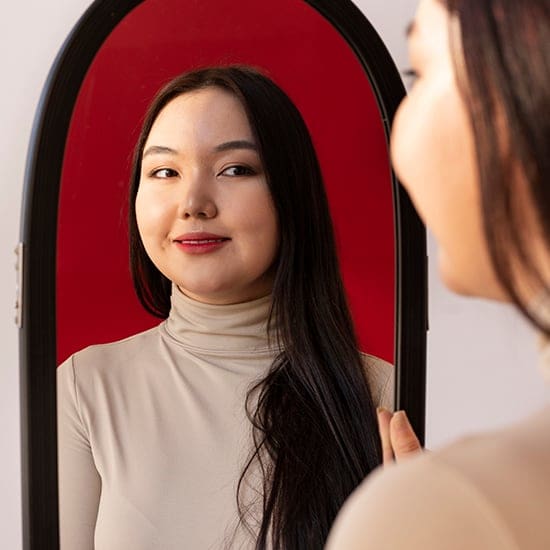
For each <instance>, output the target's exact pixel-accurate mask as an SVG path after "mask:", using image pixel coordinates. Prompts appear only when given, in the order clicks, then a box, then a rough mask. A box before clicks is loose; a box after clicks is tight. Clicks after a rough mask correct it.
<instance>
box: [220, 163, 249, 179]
mask: <svg viewBox="0 0 550 550" xmlns="http://www.w3.org/2000/svg"><path fill="white" fill-rule="evenodd" d="M221 174H222V175H223V176H230V177H238V176H251V175H252V174H254V171H253V170H252V169H251V168H248V166H241V165H235V166H228V167H227V168H225V169H224V170H222V172H221Z"/></svg>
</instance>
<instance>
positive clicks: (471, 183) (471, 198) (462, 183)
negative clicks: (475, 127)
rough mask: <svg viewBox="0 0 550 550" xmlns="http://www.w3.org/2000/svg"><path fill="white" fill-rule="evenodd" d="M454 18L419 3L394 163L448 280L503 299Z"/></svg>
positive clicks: (430, 2) (427, 0)
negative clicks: (486, 226) (454, 52)
mask: <svg viewBox="0 0 550 550" xmlns="http://www.w3.org/2000/svg"><path fill="white" fill-rule="evenodd" d="M456 23H457V22H456V20H450V16H449V13H448V12H447V10H446V9H445V7H444V5H443V4H442V3H441V2H439V1H438V0H421V2H420V5H419V8H418V10H417V14H416V17H415V20H414V22H413V24H412V25H411V27H410V29H409V54H410V61H411V68H412V70H413V71H415V72H416V74H417V78H416V82H415V84H414V86H413V87H412V90H411V92H410V94H409V95H408V96H407V97H406V98H405V99H404V101H403V102H402V104H401V106H400V107H399V110H398V112H397V115H396V119H395V124H394V127H393V132H392V147H391V149H392V151H391V152H392V160H393V164H394V167H395V170H396V173H397V175H398V176H399V178H400V179H401V181H402V182H403V184H404V185H405V187H406V188H407V190H408V192H409V194H410V196H411V199H412V200H413V202H414V204H415V206H416V208H417V210H418V212H419V214H420V216H421V217H422V218H423V220H424V221H425V223H426V225H427V226H428V227H429V228H430V229H431V230H432V232H433V234H434V236H435V238H436V240H437V242H438V246H439V257H438V265H439V270H440V273H441V276H442V278H443V280H444V282H445V284H446V285H447V286H448V287H449V288H451V289H452V290H454V291H456V292H459V293H463V294H472V295H478V296H486V297H490V298H497V299H502V298H504V294H503V291H502V290H501V288H500V285H499V284H498V283H497V281H496V278H495V276H494V272H493V270H492V268H491V264H490V261H489V256H488V252H487V246H486V241H485V238H484V235H483V231H482V222H481V213H480V196H479V187H478V186H479V182H478V176H477V167H476V158H475V148H474V141H473V133H472V129H471V126H470V123H469V119H468V115H467V112H466V108H465V105H464V102H463V100H462V98H461V96H460V93H459V90H458V86H457V80H456V77H455V71H454V66H453V60H452V57H451V50H450V41H449V33H450V32H453V33H454V32H458V30H459V29H458V28H457V25H456Z"/></svg>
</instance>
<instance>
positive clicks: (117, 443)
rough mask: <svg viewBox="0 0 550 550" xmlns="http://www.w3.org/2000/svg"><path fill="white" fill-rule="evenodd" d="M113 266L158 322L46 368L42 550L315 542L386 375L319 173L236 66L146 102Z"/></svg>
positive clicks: (368, 463) (347, 479) (276, 100)
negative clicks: (360, 338)
mask: <svg viewBox="0 0 550 550" xmlns="http://www.w3.org/2000/svg"><path fill="white" fill-rule="evenodd" d="M129 225H130V229H129V230H130V248H131V268H132V275H133V279H134V284H135V288H136V291H137V295H138V297H139V299H140V301H141V303H142V304H143V306H144V307H145V308H146V309H147V310H148V311H149V312H151V313H153V314H154V315H157V316H158V317H161V318H165V320H164V321H163V322H161V323H160V325H158V326H157V327H155V328H153V329H151V330H148V331H146V332H143V333H140V334H137V335H135V336H132V337H130V338H127V339H125V340H122V341H119V342H115V343H112V344H107V345H99V346H92V347H90V348H87V349H85V350H83V351H81V352H79V353H77V354H75V355H74V356H72V357H70V358H69V359H68V360H67V361H66V362H65V363H64V364H63V365H62V366H61V367H60V368H59V369H58V370H59V374H58V388H59V397H58V400H59V445H60V448H59V465H60V470H59V474H60V518H61V520H60V521H61V544H62V550H73V549H75V550H86V549H91V548H96V550H106V549H109V550H115V549H121V550H127V549H128V548H132V549H133V550H140V549H143V550H145V549H148V550H149V549H151V548H159V549H160V548H162V549H163V550H168V549H174V550H176V549H177V550H180V549H182V548H188V549H192V550H201V549H205V550H206V549H222V548H235V549H236V548H239V549H241V548H256V549H264V548H272V549H274V550H276V549H281V550H282V549H285V550H289V549H292V550H299V549H304V550H305V549H307V550H312V549H316V548H322V547H323V544H324V542H325V539H326V536H327V534H328V530H329V528H330V525H331V523H332V521H333V519H334V518H335V516H336V513H337V511H338V509H339V508H340V506H341V505H342V503H343V502H344V500H345V498H346V497H347V496H348V495H349V494H350V492H351V491H352V490H353V489H354V488H355V487H356V486H357V485H358V483H359V482H360V481H361V480H362V479H363V478H364V477H365V476H366V475H367V474H368V473H369V472H370V471H371V470H372V469H373V468H374V467H376V466H377V465H378V464H379V463H380V461H381V452H380V443H379V437H378V433H377V425H376V416H375V412H374V411H375V407H376V406H378V405H383V406H386V407H390V408H391V406H392V398H393V377H392V367H391V365H388V364H387V363H384V362H383V361H381V360H379V359H377V358H375V357H372V356H367V355H362V354H360V353H359V352H358V345H357V341H356V339H355V335H354V330H353V326H352V322H351V319H350V314H349V311H348V306H347V303H346V298H345V295H344V290H343V285H342V281H341V277H340V273H339V269H338V262H337V255H336V248H335V244H334V236H333V229H332V224H331V219H330V215H329V209H328V203H327V199H326V196H325V190H324V187H323V182H322V178H321V174H320V169H319V164H318V161H317V158H316V155H315V152H314V149H313V146H312V143H311V139H310V136H309V134H308V131H307V129H306V126H305V124H304V122H303V120H302V118H301V116H300V114H299V112H298V111H297V109H296V108H295V107H294V105H293V104H292V102H291V101H290V100H289V98H288V97H287V96H286V95H285V94H284V93H283V92H282V91H281V90H280V89H279V88H278V87H277V86H276V85H275V84H274V83H273V82H271V81H270V80H269V79H267V78H266V77H265V76H263V75H261V74H260V73H258V72H256V71H255V70H252V69H250V68H246V67H226V68H207V69H202V70H198V71H195V72H191V73H187V74H184V75H183V76H180V77H178V78H176V79H175V80H173V81H172V82H170V83H169V84H168V85H167V86H166V87H165V88H164V89H163V90H162V91H161V92H160V93H159V94H158V95H157V97H156V98H155V99H154V101H153V103H152V105H151V106H150V108H149V111H148V113H147V115H146V118H145V122H144V125H143V129H142V132H141V135H140V138H139V141H138V144H137V147H136V152H135V159H134V166H133V174H132V180H131V189H130V217H129Z"/></svg>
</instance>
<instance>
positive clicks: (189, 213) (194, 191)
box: [179, 182, 218, 219]
mask: <svg viewBox="0 0 550 550" xmlns="http://www.w3.org/2000/svg"><path fill="white" fill-rule="evenodd" d="M206 187H207V186H206V185H202V184H201V183H200V182H189V183H188V185H187V188H186V190H185V194H184V197H182V200H181V201H180V206H179V215H180V217H182V218H184V219H187V218H214V217H215V216H216V215H217V213H218V209H217V207H216V202H215V200H214V197H213V196H212V194H211V193H210V192H209V190H208V189H207V188H206Z"/></svg>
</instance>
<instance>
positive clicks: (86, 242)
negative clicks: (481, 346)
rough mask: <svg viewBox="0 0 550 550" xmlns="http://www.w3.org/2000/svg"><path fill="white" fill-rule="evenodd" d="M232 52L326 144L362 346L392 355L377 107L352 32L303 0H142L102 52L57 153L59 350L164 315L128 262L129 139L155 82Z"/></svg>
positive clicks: (228, 59) (388, 219) (389, 237)
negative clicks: (348, 37) (272, 85)
mask: <svg viewBox="0 0 550 550" xmlns="http://www.w3.org/2000/svg"><path fill="white" fill-rule="evenodd" d="M236 5H238V6H239V9H236V7H235V6H236ZM227 63H246V64H251V65H255V66H257V67H261V68H263V69H264V70H267V72H268V74H269V75H270V76H271V77H272V78H273V79H274V80H275V81H276V82H277V83H278V84H279V85H280V86H281V87H282V88H283V89H285V91H286V92H287V93H288V94H289V95H290V97H291V98H292V99H293V101H294V102H295V103H296V105H297V106H298V108H299V109H300V111H301V112H302V115H303V116H304V118H305V120H306V123H307V124H308V127H309V129H310V131H311V133H312V136H313V141H314V143H315V146H316V149H317V152H318V154H319V157H320V161H321V167H322V170H323V174H324V177H325V182H326V185H327V190H328V194H329V199H330V204H331V210H332V214H333V218H334V222H335V225H336V231H337V239H338V244H339V250H340V259H341V266H342V272H343V275H344V281H345V284H346V289H347V292H348V295H349V298H350V302H351V306H352V311H353V314H354V319H355V323H356V326H357V331H358V333H359V337H360V344H361V347H362V349H363V350H365V351H368V352H369V353H373V354H375V355H378V356H380V357H383V358H384V359H387V360H389V361H393V346H394V278H395V274H394V271H395V270H394V219H393V206H392V189H391V183H390V170H389V161H388V153H387V146H386V140H385V136H384V131H383V126H382V122H381V118H380V114H379V112H378V108H377V105H376V100H375V98H374V95H373V93H372V90H371V88H370V85H369V83H368V80H367V78H366V75H365V73H364V72H363V70H362V68H361V66H360V64H359V62H358V60H357V59H356V57H355V56H354V54H353V53H352V51H351V49H350V48H349V46H348V45H347V43H346V42H345V41H344V40H343V39H342V37H341V36H340V35H339V34H338V33H337V32H336V31H335V30H334V29H333V28H332V27H331V26H330V25H329V24H328V23H327V22H326V20H324V19H323V18H322V17H321V16H320V15H319V14H318V13H317V12H316V11H315V10H313V9H312V8H311V7H310V6H308V5H307V4H305V2H303V1H301V0H277V1H273V2H266V1H258V0H240V1H239V2H235V1H234V0H216V2H207V1H204V0H188V1H183V0H148V1H146V2H144V3H143V4H141V5H140V6H139V7H137V8H136V9H134V10H133V11H132V12H131V13H130V14H129V15H128V16H127V17H126V18H125V19H124V20H123V21H122V22H121V23H120V24H119V25H118V27H117V28H116V29H115V30H114V31H113V33H112V34H111V35H110V37H109V38H108V39H107V41H106V42H105V44H104V45H103V47H102V48H101V50H100V51H99V52H98V54H97V56H96V58H95V60H94V62H93V64H92V66H91V68H90V70H89V72H88V74H87V76H86V79H85V81H84V83H83V86H82V89H81V91H80V94H79V97H78V100H77V104H76V107H75V111H74V113H73V118H72V122H71V127H70V131H69V136H68V142H67V147H66V153H65V160H64V166H63V175H62V185H61V198H60V211H59V236H58V258H57V260H58V265H57V274H58V276H57V308H58V310H57V319H58V360H59V361H62V360H64V359H65V358H66V357H67V356H68V355H69V354H71V353H73V352H74V351H77V350H78V349H81V348H83V347H85V346H87V345H89V344H92V343H101V342H107V341H112V340H116V339H119V338H123V337H125V336H128V335H130V334H133V333H135V332H138V331H141V330H143V329H145V328H148V327H150V326H152V325H154V324H156V323H158V319H155V318H152V317H151V316H149V315H148V314H146V313H145V312H144V311H143V310H142V308H141V306H140V305H139V303H138V301H137V299H136V297H135V296H134V292H133V287H132V283H131V280H130V275H129V269H128V253H127V248H128V247H127V230H126V214H127V207H126V195H127V185H128V180H129V169H130V157H131V153H132V149H133V146H134V144H135V141H136V139H137V136H138V133H139V127H140V123H141V120H142V117H143V115H144V112H145V109H146V107H147V105H148V103H149V101H150V100H151V98H152V97H153V95H154V94H155V92H156V91H157V90H158V89H159V88H160V87H161V85H162V84H163V83H165V82H166V81H167V80H169V79H170V78H172V77H174V76H176V75H177V74H179V73H181V72H183V71H185V70H188V69H190V68H195V67H199V66H203V65H212V64H227Z"/></svg>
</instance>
